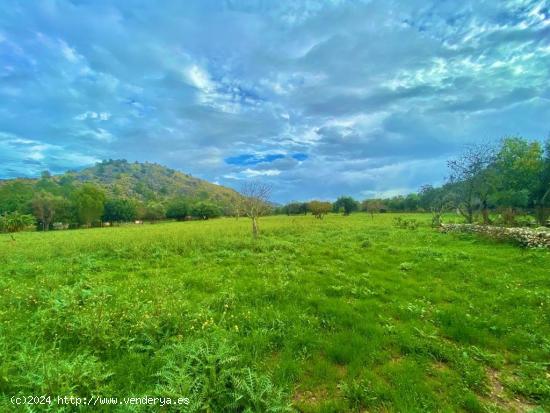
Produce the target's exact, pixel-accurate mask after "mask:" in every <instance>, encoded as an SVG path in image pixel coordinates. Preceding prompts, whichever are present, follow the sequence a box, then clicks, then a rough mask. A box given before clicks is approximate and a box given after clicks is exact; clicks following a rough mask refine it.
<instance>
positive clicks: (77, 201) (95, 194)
mask: <svg viewBox="0 0 550 413" xmlns="http://www.w3.org/2000/svg"><path fill="white" fill-rule="evenodd" d="M73 197H74V198H73V199H74V201H73V202H74V206H75V209H76V216H77V218H78V222H79V223H80V224H84V225H88V226H89V225H91V224H92V222H94V221H97V220H99V219H100V218H101V216H102V215H103V209H104V205H105V193H104V192H103V191H102V190H101V189H100V188H98V187H97V186H96V185H94V184H84V185H82V186H81V187H80V188H78V189H77V190H76V191H75V193H74V195H73Z"/></svg>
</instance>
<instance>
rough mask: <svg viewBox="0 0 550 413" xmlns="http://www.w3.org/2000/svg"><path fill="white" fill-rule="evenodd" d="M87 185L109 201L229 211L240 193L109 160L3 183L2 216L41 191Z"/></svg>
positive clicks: (60, 191)
mask: <svg viewBox="0 0 550 413" xmlns="http://www.w3.org/2000/svg"><path fill="white" fill-rule="evenodd" d="M84 183H92V184H95V185H97V186H98V187H99V188H101V189H102V190H103V191H104V192H105V195H106V196H107V198H129V199H134V200H136V201H139V202H142V203H148V202H167V201H169V200H171V199H174V198H180V197H184V198H188V199H191V200H194V201H210V202H212V203H215V204H216V205H217V206H219V207H221V208H222V209H227V208H229V207H230V206H231V205H232V204H233V203H234V201H235V200H236V199H237V198H238V197H239V194H238V193H237V192H236V191H234V190H232V189H229V188H226V187H224V186H220V185H216V184H213V183H210V182H208V181H205V180H202V179H199V178H195V177H193V176H191V175H189V174H185V173H182V172H179V171H176V170H174V169H170V168H167V167H165V166H162V165H158V164H155V163H139V162H134V163H131V162H128V161H126V160H107V161H103V162H101V163H98V164H96V165H95V166H93V167H90V168H86V169H83V170H80V171H69V172H66V173H64V174H61V175H54V176H51V175H50V174H49V173H47V172H45V173H43V175H42V177H41V178H37V179H28V178H25V179H22V178H18V179H9V180H0V213H1V212H3V211H14V210H22V209H25V208H26V204H27V203H28V202H29V201H30V200H31V199H32V197H33V195H34V194H36V193H37V192H39V191H45V192H49V193H52V194H53V195H60V196H65V197H67V196H69V194H70V193H71V192H72V191H73V190H74V189H75V188H78V187H79V186H81V185H82V184H84Z"/></svg>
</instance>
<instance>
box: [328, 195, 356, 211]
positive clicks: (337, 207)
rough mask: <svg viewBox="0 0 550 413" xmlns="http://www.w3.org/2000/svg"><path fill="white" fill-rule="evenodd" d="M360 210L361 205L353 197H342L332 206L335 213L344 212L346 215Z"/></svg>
mask: <svg viewBox="0 0 550 413" xmlns="http://www.w3.org/2000/svg"><path fill="white" fill-rule="evenodd" d="M358 209H359V203H358V202H357V201H356V200H355V199H353V198H352V197H351V196H341V197H340V198H338V199H337V200H336V202H335V203H334V204H332V210H333V211H334V212H340V211H343V212H344V215H349V214H351V213H352V212H354V211H357V210H358Z"/></svg>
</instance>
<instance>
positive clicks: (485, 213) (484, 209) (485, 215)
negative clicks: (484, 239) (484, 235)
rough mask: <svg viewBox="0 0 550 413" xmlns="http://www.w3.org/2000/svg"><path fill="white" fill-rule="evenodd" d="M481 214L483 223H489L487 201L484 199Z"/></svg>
mask: <svg viewBox="0 0 550 413" xmlns="http://www.w3.org/2000/svg"><path fill="white" fill-rule="evenodd" d="M481 215H482V216H483V225H490V224H491V218H490V217H489V208H488V207H487V203H486V202H485V201H483V206H482V208H481Z"/></svg>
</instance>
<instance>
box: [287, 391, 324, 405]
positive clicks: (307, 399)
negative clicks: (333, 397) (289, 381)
mask: <svg viewBox="0 0 550 413" xmlns="http://www.w3.org/2000/svg"><path fill="white" fill-rule="evenodd" d="M327 398H328V391H327V389H325V388H318V389H313V390H300V389H296V391H295V392H294V396H292V400H293V401H294V402H295V403H299V404H306V405H316V404H319V403H320V402H322V401H324V400H327Z"/></svg>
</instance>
